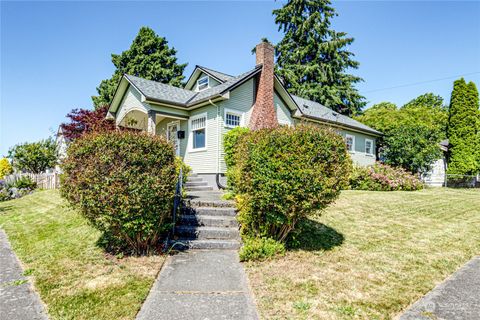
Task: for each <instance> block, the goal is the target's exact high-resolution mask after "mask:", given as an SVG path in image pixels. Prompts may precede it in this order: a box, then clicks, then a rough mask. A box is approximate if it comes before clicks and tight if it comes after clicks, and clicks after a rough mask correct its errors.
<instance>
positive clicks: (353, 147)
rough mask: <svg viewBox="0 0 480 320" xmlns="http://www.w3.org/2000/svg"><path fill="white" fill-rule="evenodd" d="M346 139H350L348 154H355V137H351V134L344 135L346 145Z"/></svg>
mask: <svg viewBox="0 0 480 320" xmlns="http://www.w3.org/2000/svg"><path fill="white" fill-rule="evenodd" d="M348 138H352V150H348V149H347V151H348V152H350V153H355V136H354V135H351V134H346V135H345V144H347V139H348ZM347 148H348V145H347Z"/></svg>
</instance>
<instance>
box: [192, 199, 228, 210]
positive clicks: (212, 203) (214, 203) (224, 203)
mask: <svg viewBox="0 0 480 320" xmlns="http://www.w3.org/2000/svg"><path fill="white" fill-rule="evenodd" d="M185 205H186V206H187V207H192V208H198V207H209V208H234V207H235V203H234V202H233V201H228V200H203V199H195V198H193V199H189V198H187V199H185Z"/></svg>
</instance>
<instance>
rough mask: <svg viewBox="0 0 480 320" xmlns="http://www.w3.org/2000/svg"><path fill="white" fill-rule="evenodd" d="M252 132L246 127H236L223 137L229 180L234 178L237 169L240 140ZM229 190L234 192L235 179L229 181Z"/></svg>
mask: <svg viewBox="0 0 480 320" xmlns="http://www.w3.org/2000/svg"><path fill="white" fill-rule="evenodd" d="M249 131H250V130H249V129H248V128H245V127H236V128H233V129H232V130H230V131H229V132H227V134H225V135H224V136H223V151H224V152H225V156H224V159H225V164H226V165H227V178H228V177H233V174H234V173H233V171H232V170H234V167H235V150H236V148H237V144H238V142H239V140H240V139H241V138H242V137H243V136H245V135H246V134H247V133H248V132H249ZM228 188H229V189H230V190H231V191H232V192H234V190H235V179H233V178H231V179H228Z"/></svg>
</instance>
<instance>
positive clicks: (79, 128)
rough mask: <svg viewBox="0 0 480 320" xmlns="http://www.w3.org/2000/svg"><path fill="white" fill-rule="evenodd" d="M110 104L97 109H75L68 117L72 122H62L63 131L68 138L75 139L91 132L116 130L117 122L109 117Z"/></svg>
mask: <svg viewBox="0 0 480 320" xmlns="http://www.w3.org/2000/svg"><path fill="white" fill-rule="evenodd" d="M107 112H108V105H103V106H101V107H99V108H97V109H95V110H87V109H73V110H72V111H71V112H70V113H69V114H67V118H69V119H70V122H67V123H62V124H61V125H60V127H61V128H62V133H63V135H64V136H65V138H66V139H68V140H75V139H77V138H79V137H81V136H82V135H84V134H87V133H91V132H106V131H113V130H115V122H114V121H113V120H110V119H107V118H106V116H107Z"/></svg>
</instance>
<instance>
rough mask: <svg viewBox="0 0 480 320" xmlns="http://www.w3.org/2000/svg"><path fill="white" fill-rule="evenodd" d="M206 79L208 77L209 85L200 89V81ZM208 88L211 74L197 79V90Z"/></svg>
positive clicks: (208, 82)
mask: <svg viewBox="0 0 480 320" xmlns="http://www.w3.org/2000/svg"><path fill="white" fill-rule="evenodd" d="M204 79H207V86H206V87H205V88H203V89H200V85H199V83H200V81H202V80H204ZM208 88H210V77H209V76H203V77H201V78H199V79H198V80H197V91H203V90H206V89H208Z"/></svg>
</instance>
